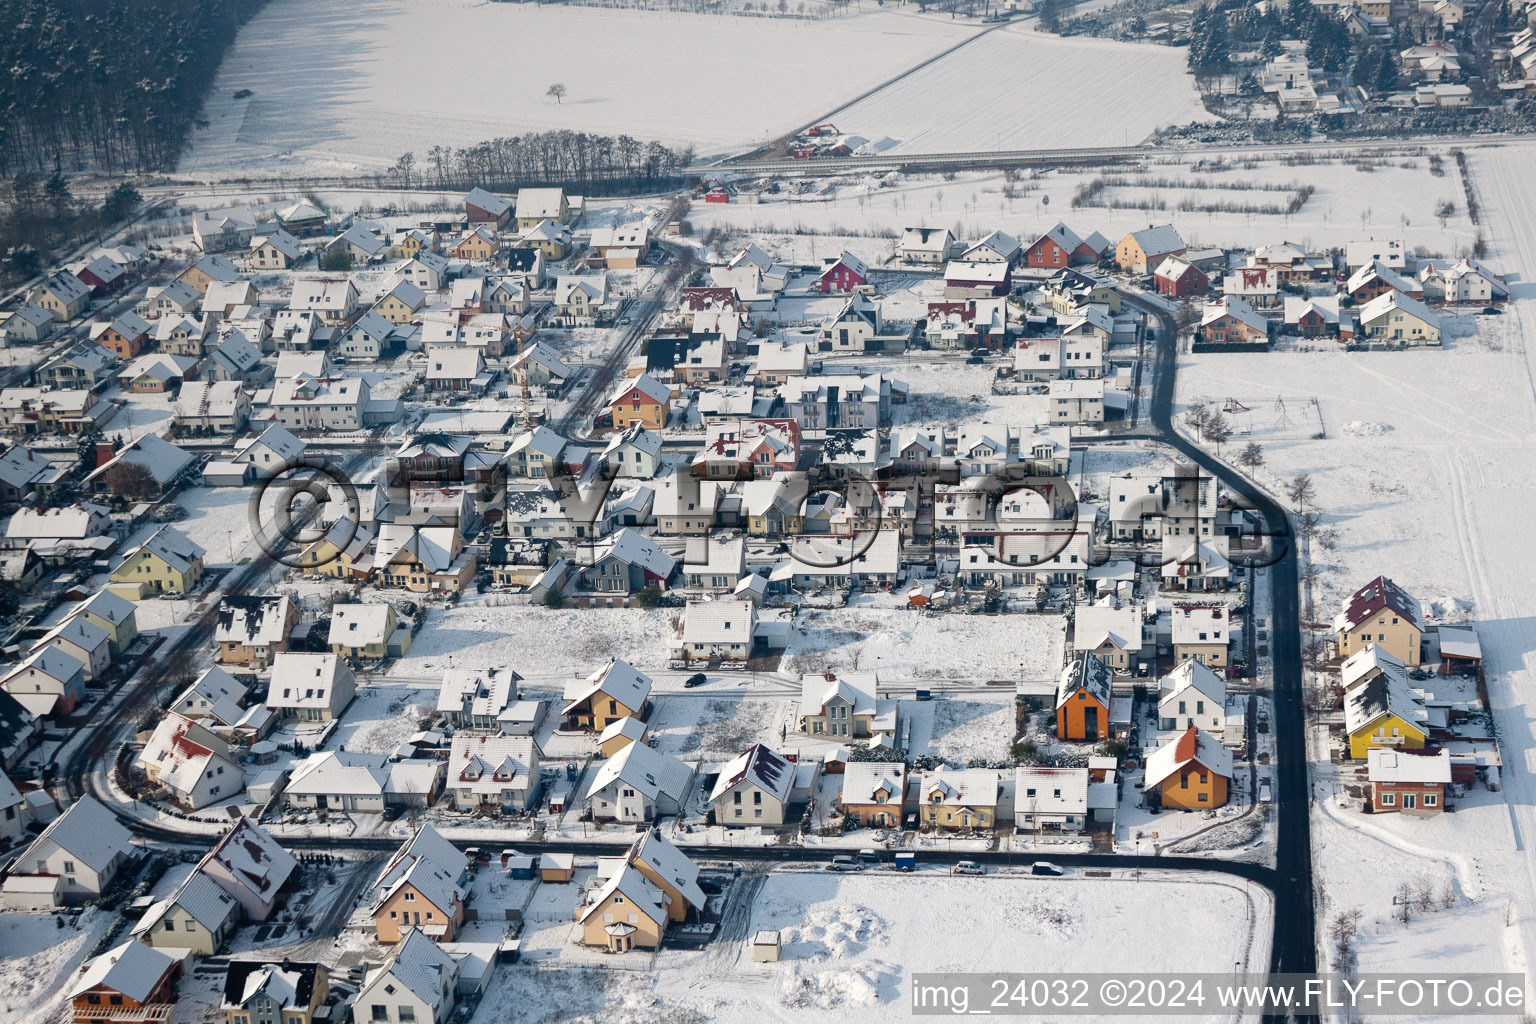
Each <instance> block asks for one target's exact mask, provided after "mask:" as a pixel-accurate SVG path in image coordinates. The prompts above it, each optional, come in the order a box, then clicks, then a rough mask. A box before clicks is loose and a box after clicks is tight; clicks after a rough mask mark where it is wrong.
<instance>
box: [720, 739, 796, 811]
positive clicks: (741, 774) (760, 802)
mask: <svg viewBox="0 0 1536 1024" xmlns="http://www.w3.org/2000/svg"><path fill="white" fill-rule="evenodd" d="M804 768H805V770H806V771H807V773H808V775H809V776H810V777H812V778H813V777H814V775H815V774H816V770H817V769H818V768H819V763H818V762H812V763H810V764H808V765H805V766H804ZM800 771H801V766H800V765H798V764H796V763H795V762H794V761H791V760H789V759H788V758H786V757H784V756H783V755H782V754H779V753H778V752H776V751H774V750H772V749H770V748H768V747H766V746H764V745H763V744H761V743H757V744H754V745H752V746H751V747H748V748H747V750H746V751H745V752H744V753H742V754H741V755H739V756H738V757H736V758H735V759H734V760H732V761H730V762H728V763H726V764H725V765H723V766H722V767H721V769H720V775H719V777H718V778H717V779H716V781H715V786H714V788H713V789H712V790H710V794H709V802H710V804H711V805H712V806H713V808H714V812H715V824H717V825H727V826H731V827H737V826H761V825H783V824H785V823H786V822H787V821H788V814H787V811H788V809H789V804H790V801H791V799H792V798H793V796H794V794H795V790H796V787H797V782H796V776H797V774H798V773H799V772H800ZM800 788H801V789H802V790H805V791H809V790H810V789H811V788H813V785H807V786H801V787H800Z"/></svg>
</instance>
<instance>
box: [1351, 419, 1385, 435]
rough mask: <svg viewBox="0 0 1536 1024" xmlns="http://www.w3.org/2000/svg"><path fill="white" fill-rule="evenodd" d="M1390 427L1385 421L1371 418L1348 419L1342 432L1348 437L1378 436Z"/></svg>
mask: <svg viewBox="0 0 1536 1024" xmlns="http://www.w3.org/2000/svg"><path fill="white" fill-rule="evenodd" d="M1391 429H1392V428H1391V427H1390V426H1389V425H1387V424H1385V423H1375V422H1373V421H1371V420H1350V421H1349V422H1348V423H1346V424H1344V427H1343V430H1344V433H1345V434H1347V435H1348V436H1350V437H1380V436H1381V435H1382V434H1385V433H1386V432H1387V431H1389V430H1391Z"/></svg>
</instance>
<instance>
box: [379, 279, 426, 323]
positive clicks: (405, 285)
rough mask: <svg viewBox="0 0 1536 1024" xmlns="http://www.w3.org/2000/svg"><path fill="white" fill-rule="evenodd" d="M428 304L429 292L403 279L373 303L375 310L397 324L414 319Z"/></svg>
mask: <svg viewBox="0 0 1536 1024" xmlns="http://www.w3.org/2000/svg"><path fill="white" fill-rule="evenodd" d="M426 305H427V294H426V292H424V291H422V289H421V288H420V287H419V286H417V285H416V284H415V283H413V282H411V281H409V280H406V279H403V278H402V279H401V280H399V281H396V282H395V283H394V284H393V285H391V286H390V287H389V290H388V291H386V292H385V293H384V295H383V296H382V297H381V298H380V299H379V301H378V302H375V303H374V304H373V311H374V312H375V313H377V314H378V315H379V316H381V317H383V318H384V319H385V320H387V321H389V322H390V323H392V324H395V325H396V326H399V325H401V324H408V323H411V322H412V321H414V320H415V319H416V318H417V317H418V316H419V315H420V314H421V311H422V310H423V309H424V308H425V307H426Z"/></svg>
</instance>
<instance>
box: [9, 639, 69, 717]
mask: <svg viewBox="0 0 1536 1024" xmlns="http://www.w3.org/2000/svg"><path fill="white" fill-rule="evenodd" d="M0 671H3V672H4V675H0V690H4V691H5V692H6V693H8V694H10V695H11V696H12V697H14V698H16V701H17V702H18V703H20V704H21V706H22V707H24V708H26V709H27V712H28V713H29V714H31V715H32V716H33V717H35V718H63V717H65V716H67V715H70V714H72V713H73V712H74V710H75V708H76V707H78V706H79V704H80V701H81V700H83V699H84V697H85V666H84V665H82V664H81V663H80V662H79V661H78V660H77V659H76V658H74V657H73V656H71V655H69V654H66V653H65V652H64V651H61V650H59V649H58V648H57V647H44V648H42V649H41V650H38V651H35V652H33V653H32V654H29V655H28V656H27V657H26V658H25V659H24V660H22V662H21V663H20V664H18V665H16V666H15V667H14V668H11V669H8V670H0Z"/></svg>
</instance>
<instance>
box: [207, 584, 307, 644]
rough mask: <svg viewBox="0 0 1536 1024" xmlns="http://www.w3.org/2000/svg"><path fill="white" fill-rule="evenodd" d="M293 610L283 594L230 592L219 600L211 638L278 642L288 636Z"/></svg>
mask: <svg viewBox="0 0 1536 1024" xmlns="http://www.w3.org/2000/svg"><path fill="white" fill-rule="evenodd" d="M292 609H293V604H292V602H290V601H289V600H288V598H286V597H275V596H270V595H261V594H230V595H229V596H228V597H226V598H224V600H223V601H220V602H219V609H218V618H217V619H216V620H215V623H214V629H213V641H214V643H218V644H223V643H238V644H245V645H249V646H268V645H271V644H280V643H282V642H283V641H284V640H287V639H288V628H289V621H288V619H289V614H290V612H291V611H292Z"/></svg>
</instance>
